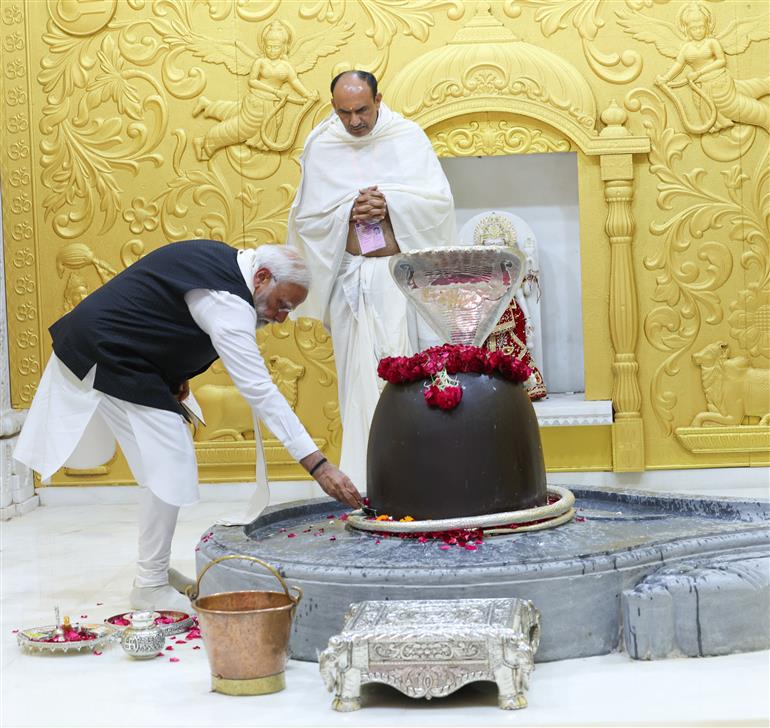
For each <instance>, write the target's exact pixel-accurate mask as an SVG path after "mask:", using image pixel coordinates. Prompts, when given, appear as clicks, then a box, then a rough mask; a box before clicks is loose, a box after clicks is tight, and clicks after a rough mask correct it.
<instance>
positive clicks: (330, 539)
mask: <svg viewBox="0 0 770 728" xmlns="http://www.w3.org/2000/svg"><path fill="white" fill-rule="evenodd" d="M336 540H337V537H336V536H329V541H336Z"/></svg>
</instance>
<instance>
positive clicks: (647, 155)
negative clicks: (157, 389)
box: [0, 0, 770, 483]
mask: <svg viewBox="0 0 770 728" xmlns="http://www.w3.org/2000/svg"><path fill="white" fill-rule="evenodd" d="M768 28H770V25H769V24H768V19H767V4H766V3H757V2H748V1H747V2H743V1H740V0H737V1H735V2H733V1H731V0H723V1H719V0H712V1H709V2H700V3H689V2H678V1H677V0H671V1H669V2H667V1H666V0H655V1H654V2H653V0H615V1H610V0H581V1H580V2H577V1H576V0H505V1H504V2H494V3H479V2H462V1H461V0H409V1H407V0H358V1H357V2H354V1H353V0H297V1H296V2H279V1H278V0H185V1H182V0H154V1H152V2H151V1H149V0H120V1H119V0H78V1H77V2H75V1H74V0H47V1H46V2H42V1H40V2H22V1H21V0H3V2H2V5H1V7H0V47H1V48H2V63H1V64H0V69H1V71H2V89H0V91H1V93H2V106H1V108H2V120H1V121H2V129H3V149H2V183H3V221H4V235H5V246H6V250H5V260H6V287H7V295H8V317H9V332H10V347H11V372H12V373H11V376H12V381H11V385H12V398H13V403H14V406H15V407H20V408H23V407H26V406H28V405H29V402H30V401H31V399H32V396H33V394H34V390H35V386H36V383H37V381H38V378H39V376H40V372H41V368H42V366H43V364H44V362H45V360H46V358H47V356H48V354H49V351H50V348H49V339H48V336H47V332H46V329H47V327H48V326H49V325H50V324H51V323H52V322H53V321H54V320H55V319H56V318H58V317H59V316H61V315H62V314H63V313H64V312H66V311H67V310H69V309H70V308H72V307H73V306H75V305H76V304H77V302H78V301H79V300H81V299H82V297H84V296H86V295H88V293H89V291H92V290H93V289H94V288H95V287H97V286H99V285H101V284H102V283H103V282H105V281H106V280H109V278H110V277H112V276H113V275H115V274H116V273H117V272H118V271H120V270H122V269H123V268H124V267H125V266H127V265H129V264H130V263H131V262H132V261H134V260H136V259H137V258H138V257H139V256H141V255H142V254H144V253H146V252H147V251H149V250H152V249H154V248H155V247H157V246H159V245H161V244H163V243H165V242H168V241H172V240H181V239H185V238H189V237H210V238H215V239H221V240H225V241H227V242H229V243H230V244H232V245H234V246H236V247H244V246H253V245H255V244H259V243H262V242H275V241H281V240H282V239H283V237H284V234H285V231H286V218H287V213H288V209H289V206H290V204H291V200H292V198H293V194H294V191H295V188H296V185H297V182H298V178H299V166H298V163H297V160H298V156H299V154H300V152H301V148H302V143H303V140H304V138H305V136H306V135H307V133H308V131H309V130H310V129H311V128H312V126H313V124H314V123H316V122H317V121H318V120H319V119H321V118H323V117H324V116H325V115H326V114H328V113H329V110H330V106H329V103H328V96H329V94H328V91H327V89H328V83H329V80H330V79H331V77H332V76H333V75H334V74H335V73H336V72H338V71H339V70H343V69H345V68H350V67H362V68H366V69H368V70H371V71H373V72H374V73H376V74H377V76H378V78H379V79H380V83H381V90H382V91H383V94H384V98H385V100H386V102H387V103H389V104H390V105H391V106H392V107H393V108H395V109H397V110H398V111H401V112H402V113H404V114H405V115H406V116H408V117H410V118H412V119H414V120H415V121H417V122H418V123H419V124H421V125H422V126H423V128H425V129H426V131H427V133H428V135H429V137H430V138H431V140H432V142H433V144H434V146H435V148H436V151H437V153H438V154H439V155H440V156H464V155H473V156H478V155H499V154H520V153H523V154H526V153H533V152H560V151H572V152H575V153H576V154H577V155H578V169H579V193H580V235H581V241H580V243H581V258H582V270H581V274H582V286H583V302H582V303H583V315H584V341H585V350H586V357H585V358H586V361H585V370H586V393H587V395H586V396H587V397H588V398H589V399H608V398H611V399H612V400H613V405H614V409H615V423H614V425H613V426H612V428H611V430H609V429H603V428H564V429H563V430H561V431H558V430H557V428H549V429H548V430H544V442H545V448H546V459H547V464H548V466H549V467H550V468H551V469H560V470H563V469H615V470H641V469H644V468H666V467H684V468H691V467H712V466H720V465H762V464H768V462H770V422H768V415H769V413H770V368H769V367H770V250H769V248H768V237H769V235H768V223H769V220H770V189H769V176H770V172H768V162H769V160H768V130H769V128H770V96H768V94H770V84H769V82H768V76H769V75H770V68H769V66H768V55H769V54H768V50H769V46H770V43H768V37H769V36H770V32H768ZM511 164H512V166H513V167H512V168H515V159H514V160H513V161H512V162H511ZM546 325H547V322H546ZM258 338H259V341H260V344H261V345H262V346H263V349H264V351H265V354H266V359H267V361H268V363H269V366H270V369H271V371H272V373H273V376H274V377H275V379H276V381H277V382H278V384H279V387H280V388H281V389H282V391H283V392H284V393H285V394H286V395H287V397H288V398H289V401H290V402H291V403H292V405H293V406H294V407H295V409H296V411H297V412H298V414H299V415H300V417H301V418H302V419H303V421H305V422H306V423H307V424H308V426H309V430H310V432H311V434H312V436H313V437H314V438H315V439H316V441H317V442H318V443H319V446H321V447H322V448H323V449H324V450H325V451H326V452H328V453H329V454H330V455H331V457H333V458H336V457H337V453H338V448H339V439H340V434H341V433H340V420H339V411H338V407H337V400H336V379H335V370H334V364H333V356H332V351H331V346H330V340H329V338H328V337H327V336H326V334H325V333H324V331H323V330H322V329H321V328H320V326H319V325H317V324H315V323H313V322H310V321H301V322H300V323H298V324H296V325H284V326H272V327H270V329H269V330H264V331H260V333H259V337H258ZM194 389H195V391H196V395H197V396H198V398H199V399H200V400H201V402H202V404H203V407H204V412H205V413H206V415H207V419H208V420H209V427H208V428H207V429H206V430H205V431H202V432H201V434H200V435H199V436H198V439H199V442H198V445H197V447H198V451H199V460H200V462H201V473H202V477H203V479H206V480H226V479H243V478H247V477H249V475H250V473H251V472H252V470H251V468H252V467H253V445H251V444H250V442H249V438H250V437H251V436H252V433H251V432H250V430H249V428H250V427H251V425H250V417H248V416H247V415H248V413H247V412H243V405H242V403H241V402H240V400H238V398H237V396H236V395H235V393H234V390H233V388H232V386H231V385H230V383H229V380H228V379H227V376H226V374H225V373H224V372H223V371H222V370H221V369H217V368H216V367H215V368H214V369H213V370H212V371H211V372H210V373H208V374H207V375H205V376H204V377H201V378H200V381H196V382H194ZM265 434H266V435H267V436H268V439H267V441H266V445H267V451H268V460H269V463H270V468H271V475H272V477H278V478H291V477H296V476H297V475H299V474H300V471H299V469H298V468H297V466H296V465H294V464H293V463H292V461H291V459H290V458H289V456H288V454H287V453H286V452H285V451H284V450H283V448H282V447H281V446H280V445H279V443H277V441H275V440H274V439H273V438H272V437H271V436H270V435H269V433H265ZM127 479H130V476H129V474H128V471H127V469H126V467H125V464H124V463H123V462H122V460H120V459H118V460H116V462H114V463H108V464H106V465H105V466H104V467H103V468H99V469H96V470H95V471H92V472H90V473H84V472H82V471H81V472H63V473H61V474H59V475H57V476H56V478H55V479H54V482H55V483H67V482H75V481H77V482H82V481H86V480H88V481H90V482H121V481H125V480H127Z"/></svg>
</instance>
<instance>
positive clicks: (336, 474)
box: [300, 450, 363, 508]
mask: <svg viewBox="0 0 770 728" xmlns="http://www.w3.org/2000/svg"><path fill="white" fill-rule="evenodd" d="M322 460H323V455H322V454H321V453H320V452H319V451H318V450H316V452H314V453H312V454H311V455H308V456H307V457H305V458H302V460H300V464H301V465H302V466H303V467H304V468H305V469H306V470H307V471H308V472H310V470H313V477H314V478H315V479H316V482H317V483H318V485H320V486H321V488H323V491H324V493H326V494H327V495H330V496H331V497H332V498H334V499H335V500H338V501H339V502H340V503H344V504H345V505H348V506H350V507H351V508H360V507H361V505H362V503H363V500H362V499H361V494H360V493H359V492H358V490H357V489H356V486H355V485H353V483H352V481H351V480H350V478H348V476H347V475H345V473H343V472H342V471H341V470H340V469H339V468H338V467H337V466H336V465H333V464H332V463H330V462H329V461H328V460H323V462H322ZM318 463H321V464H320V465H318V467H314V466H316V465H317V464H318Z"/></svg>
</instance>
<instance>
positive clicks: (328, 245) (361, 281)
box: [287, 103, 457, 488]
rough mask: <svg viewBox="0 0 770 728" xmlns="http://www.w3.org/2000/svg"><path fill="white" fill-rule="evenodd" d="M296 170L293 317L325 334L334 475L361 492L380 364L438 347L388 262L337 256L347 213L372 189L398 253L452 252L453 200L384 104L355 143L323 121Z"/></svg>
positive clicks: (425, 151) (429, 155)
mask: <svg viewBox="0 0 770 728" xmlns="http://www.w3.org/2000/svg"><path fill="white" fill-rule="evenodd" d="M301 164H302V178H301V180H300V185H299V189H298V190H297V196H296V198H295V200H294V204H293V205H292V208H291V211H290V213H289V224H288V231H287V244H288V245H290V246H292V247H295V248H296V249H297V250H299V251H300V252H302V253H303V255H305V256H306V257H307V260H308V264H309V265H310V268H311V270H312V272H313V284H312V286H311V289H310V291H309V292H308V297H307V299H306V301H305V303H304V304H302V305H301V306H298V307H297V309H296V312H295V314H296V316H307V317H311V318H317V319H319V320H321V321H322V322H323V324H324V325H325V326H326V327H327V329H328V330H329V331H330V332H331V335H332V343H333V345H334V357H335V360H336V362H337V375H338V379H339V399H340V413H341V417H342V429H343V435H342V457H341V462H340V467H341V469H342V470H343V472H345V473H347V474H348V475H349V476H350V477H351V479H352V481H353V483H354V484H355V485H356V486H357V487H359V488H365V486H366V449H367V440H368V436H369V426H370V423H371V418H372V415H373V414H374V409H375V407H376V405H377V399H378V397H379V392H380V389H381V387H383V386H384V382H382V381H380V380H379V379H378V377H377V364H378V362H379V360H380V359H381V358H382V357H383V356H405V355H410V354H414V353H416V352H417V351H420V350H421V349H424V348H426V347H428V346H432V345H434V344H438V343H440V342H439V340H438V337H437V336H436V335H435V334H434V333H433V332H432V331H431V330H430V328H429V327H428V326H427V324H426V323H425V322H424V321H423V320H422V319H420V318H419V316H418V315H417V314H416V313H415V312H414V310H413V307H412V306H409V305H408V304H407V301H406V298H405V297H404V294H403V293H401V291H400V290H399V289H398V287H397V286H396V285H395V283H394V282H393V281H392V279H391V277H390V273H389V272H388V263H389V260H390V259H389V258H387V257H382V258H367V257H362V256H351V255H350V254H348V253H346V252H344V251H345V249H346V241H347V239H348V235H349V228H350V211H351V208H352V205H353V203H354V201H355V198H356V196H357V195H358V193H359V190H362V189H364V188H366V187H370V186H373V185H376V186H377V188H378V189H379V191H380V192H382V194H383V195H384V197H385V200H386V202H387V206H388V215H389V219H390V223H391V225H392V228H393V235H394V237H395V240H396V242H397V244H398V247H399V250H401V251H402V252H409V251H414V250H423V249H425V248H432V247H436V246H440V245H452V244H454V243H455V242H456V240H457V234H456V230H455V215H454V204H453V201H452V193H451V190H450V189H449V182H448V181H447V179H446V176H445V175H444V172H443V170H442V169H441V165H440V164H439V161H438V159H437V158H436V153H435V152H434V151H433V147H432V146H431V143H430V140H429V139H428V137H427V136H426V135H425V133H424V132H423V131H422V130H421V129H420V128H419V127H418V126H417V125H416V124H414V123H413V122H411V121H408V120H406V119H404V118H403V117H402V116H400V115H399V114H396V113H394V112H392V111H391V110H390V109H388V107H387V106H386V105H385V104H384V103H382V104H380V107H379V113H378V116H377V122H376V124H375V126H374V128H373V129H372V131H371V132H370V133H369V134H367V135H365V136H363V137H354V136H352V135H350V134H349V133H348V132H347V131H346V130H345V128H344V126H343V125H342V123H341V122H340V120H339V119H338V118H337V116H336V115H334V114H332V115H330V116H329V118H328V119H326V120H324V121H323V122H321V123H320V124H318V126H316V127H315V129H313V131H312V132H311V133H310V136H309V137H308V138H307V140H306V141H305V149H304V152H303V155H302V159H301Z"/></svg>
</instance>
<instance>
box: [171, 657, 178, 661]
mask: <svg viewBox="0 0 770 728" xmlns="http://www.w3.org/2000/svg"><path fill="white" fill-rule="evenodd" d="M169 662H179V658H178V657H171V658H169Z"/></svg>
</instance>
